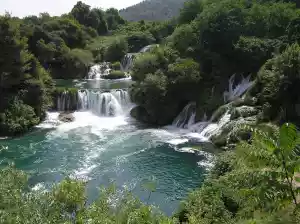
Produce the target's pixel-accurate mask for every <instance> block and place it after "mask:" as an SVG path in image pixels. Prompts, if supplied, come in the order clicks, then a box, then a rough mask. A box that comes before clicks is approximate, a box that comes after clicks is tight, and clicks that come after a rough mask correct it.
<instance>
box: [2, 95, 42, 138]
mask: <svg viewBox="0 0 300 224" xmlns="http://www.w3.org/2000/svg"><path fill="white" fill-rule="evenodd" d="M2 119H3V120H1V122H0V127H1V132H0V133H1V134H5V135H17V134H23V133H25V132H27V131H28V130H29V129H30V128H31V127H33V126H34V125H37V124H38V123H39V121H40V119H39V118H38V117H37V116H36V114H35V112H34V109H33V108H32V107H31V106H29V105H26V104H24V103H23V102H22V101H20V100H18V99H14V100H13V101H12V102H11V103H10V104H9V106H8V108H7V109H6V110H5V111H4V115H3V118H2Z"/></svg>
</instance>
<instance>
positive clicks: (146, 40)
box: [127, 32, 155, 52]
mask: <svg viewBox="0 0 300 224" xmlns="http://www.w3.org/2000/svg"><path fill="white" fill-rule="evenodd" d="M127 42H128V45H129V52H138V51H139V50H141V49H142V48H143V47H145V46H147V45H150V44H153V43H154V42H155V39H154V37H153V36H152V34H151V33H149V32H134V33H131V34H129V35H128V36H127Z"/></svg>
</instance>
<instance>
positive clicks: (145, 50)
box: [139, 44, 159, 53]
mask: <svg viewBox="0 0 300 224" xmlns="http://www.w3.org/2000/svg"><path fill="white" fill-rule="evenodd" d="M158 46H159V45H158V44H151V45H147V46H145V47H143V48H142V49H141V50H140V51H139V52H140V53H145V52H149V51H150V50H151V49H152V48H155V47H158Z"/></svg>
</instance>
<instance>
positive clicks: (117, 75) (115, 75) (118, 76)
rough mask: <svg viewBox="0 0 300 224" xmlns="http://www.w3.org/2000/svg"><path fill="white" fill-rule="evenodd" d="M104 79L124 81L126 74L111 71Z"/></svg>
mask: <svg viewBox="0 0 300 224" xmlns="http://www.w3.org/2000/svg"><path fill="white" fill-rule="evenodd" d="M102 78H103V79H123V78H126V74H125V72H122V71H111V72H110V73H109V74H108V75H104V76H102Z"/></svg>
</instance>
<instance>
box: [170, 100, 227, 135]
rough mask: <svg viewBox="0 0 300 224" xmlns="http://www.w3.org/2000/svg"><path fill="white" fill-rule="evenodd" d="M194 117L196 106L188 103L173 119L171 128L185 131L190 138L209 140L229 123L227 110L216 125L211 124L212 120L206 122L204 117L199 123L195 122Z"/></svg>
mask: <svg viewBox="0 0 300 224" xmlns="http://www.w3.org/2000/svg"><path fill="white" fill-rule="evenodd" d="M195 117H196V104H195V103H193V102H192V103H189V104H188V105H186V106H185V107H184V109H183V110H182V112H181V113H180V114H179V115H178V116H177V117H176V118H175V120H174V121H173V123H172V126H175V127H177V128H183V129H187V130H188V131H190V132H191V133H189V134H188V135H189V136H191V137H193V136H194V137H195V136H197V137H200V138H201V139H210V138H211V137H212V136H214V135H217V134H219V133H220V132H221V131H222V128H223V127H224V126H225V125H226V124H227V123H228V122H230V118H231V114H230V112H229V110H227V111H226V112H225V113H224V114H223V115H222V116H221V118H220V119H219V121H218V122H217V123H213V122H212V119H213V116H212V117H211V118H210V120H207V116H206V115H204V116H203V119H202V120H201V121H200V122H197V123H196V122H195Z"/></svg>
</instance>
